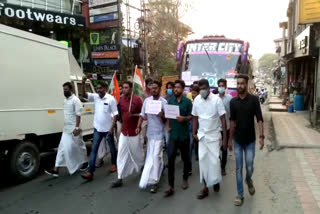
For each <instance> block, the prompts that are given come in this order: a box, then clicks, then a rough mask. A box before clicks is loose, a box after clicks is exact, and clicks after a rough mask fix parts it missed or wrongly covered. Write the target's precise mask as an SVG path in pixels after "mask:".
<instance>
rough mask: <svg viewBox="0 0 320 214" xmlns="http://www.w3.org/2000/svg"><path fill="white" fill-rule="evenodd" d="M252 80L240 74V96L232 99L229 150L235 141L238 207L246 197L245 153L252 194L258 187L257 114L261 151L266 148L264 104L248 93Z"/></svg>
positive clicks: (248, 183) (247, 177) (249, 186)
mask: <svg viewBox="0 0 320 214" xmlns="http://www.w3.org/2000/svg"><path fill="white" fill-rule="evenodd" d="M248 80H249V78H248V76H246V75H239V76H238V77H237V90H238V94H239V95H238V97H235V98H233V99H232V100H231V102H230V113H231V123H230V141H229V150H230V151H231V150H232V140H233V146H234V154H235V160H236V178H237V191H238V196H237V197H236V198H235V201H234V204H235V205H236V206H241V205H242V204H243V200H244V197H243V178H242V167H243V154H244V159H245V162H246V172H247V174H246V183H247V185H248V189H249V193H250V195H254V194H255V188H254V186H253V182H252V174H253V162H254V156H255V141H256V136H255V128H254V116H256V118H257V122H258V126H259V133H260V136H259V144H260V150H262V149H263V147H264V134H263V117H262V112H261V107H260V103H259V100H258V98H257V97H256V96H254V95H251V94H249V93H248Z"/></svg>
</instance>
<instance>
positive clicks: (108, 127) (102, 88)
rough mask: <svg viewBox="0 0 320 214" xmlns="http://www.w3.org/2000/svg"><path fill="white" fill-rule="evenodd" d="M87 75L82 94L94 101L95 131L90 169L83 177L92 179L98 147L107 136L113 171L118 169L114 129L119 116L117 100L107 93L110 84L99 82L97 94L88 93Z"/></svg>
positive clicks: (84, 79) (83, 81) (83, 82)
mask: <svg viewBox="0 0 320 214" xmlns="http://www.w3.org/2000/svg"><path fill="white" fill-rule="evenodd" d="M85 81H86V77H84V78H83V80H82V85H83V87H82V94H83V96H84V98H87V99H88V100H89V101H91V102H94V106H95V112H94V121H93V127H94V133H93V145H92V150H91V154H90V162H89V170H88V173H86V174H83V175H81V176H82V178H83V179H86V180H92V179H93V172H94V170H95V163H96V158H97V153H98V149H99V146H100V143H101V141H102V139H103V138H104V137H105V138H106V139H107V141H108V144H109V147H110V152H111V162H112V168H111V170H110V171H111V172H115V171H116V170H117V168H116V164H117V151H116V147H115V143H114V136H113V129H114V128H115V124H116V122H117V118H118V109H117V102H116V100H115V99H114V97H113V96H111V95H110V94H107V90H108V86H107V84H106V83H105V82H99V83H98V86H97V94H92V93H86V91H85V87H84V85H85Z"/></svg>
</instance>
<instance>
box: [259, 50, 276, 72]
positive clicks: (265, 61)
mask: <svg viewBox="0 0 320 214" xmlns="http://www.w3.org/2000/svg"><path fill="white" fill-rule="evenodd" d="M277 59H278V56H277V55H276V54H272V53H268V54H264V55H263V56H262V57H261V58H260V59H259V67H258V68H259V70H260V71H263V72H270V71H271V69H272V68H273V67H275V66H276V64H277Z"/></svg>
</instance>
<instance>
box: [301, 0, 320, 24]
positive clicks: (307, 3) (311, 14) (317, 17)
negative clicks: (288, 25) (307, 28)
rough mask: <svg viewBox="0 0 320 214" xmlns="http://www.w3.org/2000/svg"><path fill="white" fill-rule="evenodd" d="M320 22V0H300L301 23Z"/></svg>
mask: <svg viewBox="0 0 320 214" xmlns="http://www.w3.org/2000/svg"><path fill="white" fill-rule="evenodd" d="M316 22H320V1H319V0H300V1H299V24H310V23H316Z"/></svg>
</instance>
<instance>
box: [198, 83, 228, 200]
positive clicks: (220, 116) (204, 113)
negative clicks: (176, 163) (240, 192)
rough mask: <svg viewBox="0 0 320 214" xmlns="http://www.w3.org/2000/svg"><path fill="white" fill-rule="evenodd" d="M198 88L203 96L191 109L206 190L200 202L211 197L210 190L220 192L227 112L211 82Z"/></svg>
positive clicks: (225, 143)
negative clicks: (215, 93) (220, 157)
mask: <svg viewBox="0 0 320 214" xmlns="http://www.w3.org/2000/svg"><path fill="white" fill-rule="evenodd" d="M199 88H200V95H201V96H197V97H196V98H195V100H194V103H193V109H192V115H193V127H192V134H193V137H194V138H195V139H196V140H198V141H199V166H200V181H201V183H203V185H204V187H203V189H202V190H201V192H200V193H199V194H198V196H197V198H198V199H200V200H201V199H203V198H205V197H207V196H208V195H209V189H208V187H212V186H213V189H214V191H215V192H219V191H220V182H221V180H222V176H221V166H220V159H219V155H220V146H221V145H220V143H221V132H220V127H221V124H222V129H223V145H224V147H226V146H227V128H226V117H225V114H226V111H225V108H224V106H223V103H222V101H221V99H220V98H219V97H218V96H216V95H214V94H212V93H210V87H209V82H208V80H206V79H202V80H200V81H199ZM197 128H198V129H197Z"/></svg>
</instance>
